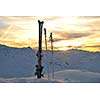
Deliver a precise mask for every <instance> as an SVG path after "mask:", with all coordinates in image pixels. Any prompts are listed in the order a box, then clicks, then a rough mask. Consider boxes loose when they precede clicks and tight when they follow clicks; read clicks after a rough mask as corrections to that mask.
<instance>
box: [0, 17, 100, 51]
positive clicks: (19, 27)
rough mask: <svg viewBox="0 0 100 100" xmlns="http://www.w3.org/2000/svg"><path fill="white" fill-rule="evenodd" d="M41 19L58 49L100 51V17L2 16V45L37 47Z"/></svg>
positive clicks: (0, 20) (0, 38)
mask: <svg viewBox="0 0 100 100" xmlns="http://www.w3.org/2000/svg"><path fill="white" fill-rule="evenodd" d="M38 19H40V20H43V21H44V27H45V28H47V36H48V39H49V34H50V32H52V33H53V38H54V46H55V48H57V49H60V48H66V49H68V48H79V49H84V50H90V51H91V50H92V51H93V49H94V51H100V49H99V48H100V46H99V44H100V16H1V17H0V43H1V44H5V45H9V46H15V47H25V46H26V47H27V46H31V47H37V42H38V22H37V21H38ZM43 39H44V37H43ZM48 45H49V46H50V43H48ZM43 46H44V44H43Z"/></svg>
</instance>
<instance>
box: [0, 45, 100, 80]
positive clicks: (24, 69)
mask: <svg viewBox="0 0 100 100" xmlns="http://www.w3.org/2000/svg"><path fill="white" fill-rule="evenodd" d="M99 59H100V53H99V52H96V53H93V52H87V51H81V50H69V51H63V52H61V51H54V55H53V57H52V54H51V51H47V52H46V51H43V61H42V63H43V66H44V73H45V74H47V70H48V67H49V70H50V72H52V67H54V71H55V72H56V73H57V72H59V71H62V72H63V73H65V72H64V71H65V70H68V69H69V70H72V72H73V70H74V71H75V70H79V71H80V72H81V73H82V72H94V73H99V72H100V61H99ZM36 64H37V58H36V51H35V50H32V49H31V48H20V49H18V48H11V47H7V46H4V45H0V77H1V78H15V77H16V78H18V77H19V78H20V77H32V76H33V77H34V73H35V65H36ZM73 73H74V72H73ZM60 74H61V73H60ZM60 74H59V75H60ZM85 74H86V73H85ZM55 75H56V74H55ZM57 75H58V74H57ZM59 75H58V76H59ZM78 75H80V74H78ZM67 76H68V74H67ZM59 77H60V76H59ZM67 78H68V77H67ZM67 78H66V77H63V78H62V80H63V81H64V80H66V79H67ZM57 79H58V78H57ZM59 79H60V78H59ZM72 80H73V79H72Z"/></svg>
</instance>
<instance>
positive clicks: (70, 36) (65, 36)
mask: <svg viewBox="0 0 100 100" xmlns="http://www.w3.org/2000/svg"><path fill="white" fill-rule="evenodd" d="M54 34H55V35H57V37H56V36H55V38H56V39H54V40H55V42H58V41H60V40H72V39H77V38H82V37H87V36H91V35H93V34H92V33H67V32H60V31H54Z"/></svg>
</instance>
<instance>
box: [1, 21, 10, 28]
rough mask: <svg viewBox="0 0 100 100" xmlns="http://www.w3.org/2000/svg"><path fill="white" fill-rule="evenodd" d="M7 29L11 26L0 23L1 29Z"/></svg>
mask: <svg viewBox="0 0 100 100" xmlns="http://www.w3.org/2000/svg"><path fill="white" fill-rule="evenodd" d="M7 27H9V25H8V24H7V23H5V22H3V21H0V29H5V28H7Z"/></svg>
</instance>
